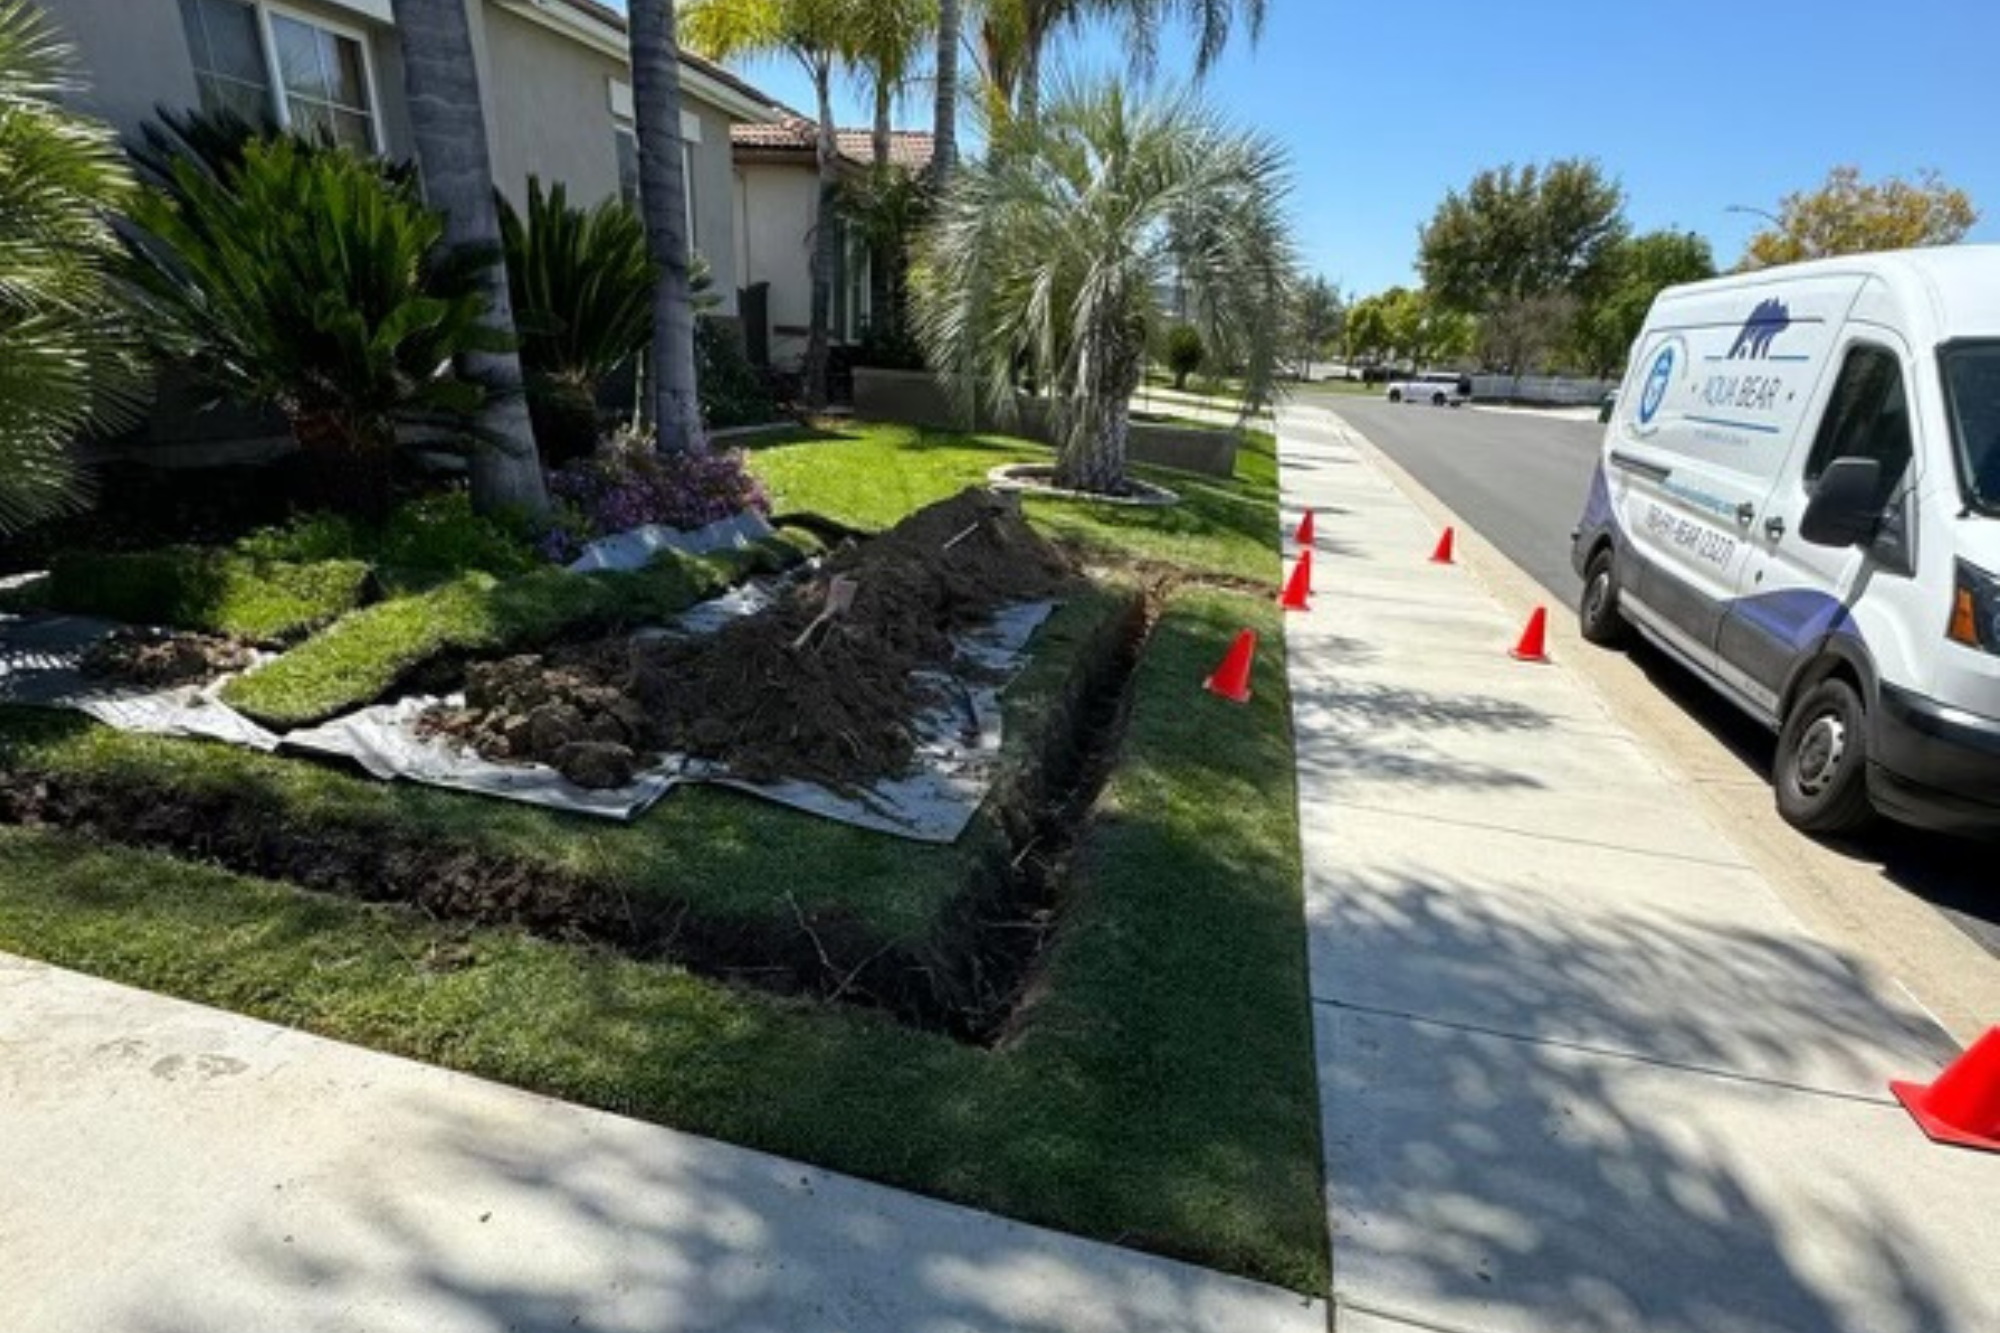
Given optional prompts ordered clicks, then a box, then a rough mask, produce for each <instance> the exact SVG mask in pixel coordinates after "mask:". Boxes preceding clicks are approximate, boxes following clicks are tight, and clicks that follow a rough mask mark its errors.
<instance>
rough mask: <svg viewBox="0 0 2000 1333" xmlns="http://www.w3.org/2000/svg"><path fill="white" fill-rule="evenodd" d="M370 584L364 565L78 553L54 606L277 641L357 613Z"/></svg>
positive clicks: (58, 570)
mask: <svg viewBox="0 0 2000 1333" xmlns="http://www.w3.org/2000/svg"><path fill="white" fill-rule="evenodd" d="M368 585H369V569H368V566H367V565H366V564H363V563H362V562H361V561H358V560H320V561H315V562H313V563H311V564H294V563H289V562H285V561H273V560H257V559H253V558H250V557H248V556H242V555H236V554H233V553H231V552H227V551H215V550H205V549H201V548H197V547H167V548H164V549H162V550H157V551H141V552H135V553H131V554H99V553H96V552H72V553H68V554H64V555H60V556H58V557H56V559H55V560H54V561H53V562H52V563H51V565H50V568H49V589H48V605H49V606H50V607H51V608H53V609H55V610H58V611H64V612H68V613H70V614H72V615H93V616H103V617H105V618H107V619H110V620H122V621H129V622H131V623H134V624H144V625H169V626H172V627H174V628H176V629H188V630H200V631H203V632H205V633H209V634H228V635H233V636H235V637H237V638H242V639H251V640H255V641H257V642H260V643H275V642H282V641H285V640H288V639H294V638H297V637H298V636H299V635H301V634H304V633H306V632H308V631H310V630H311V629H313V628H314V627H315V626H319V625H324V624H326V623H328V622H329V621H332V620H334V619H336V618H338V617H339V616H342V615H344V614H346V613H347V612H349V611H352V610H353V609H354V608H355V607H358V606H360V605H361V604H362V603H363V602H364V601H365V600H366V599H367V593H368Z"/></svg>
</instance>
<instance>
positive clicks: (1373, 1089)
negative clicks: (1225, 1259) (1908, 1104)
mask: <svg viewBox="0 0 2000 1333" xmlns="http://www.w3.org/2000/svg"><path fill="white" fill-rule="evenodd" d="M1280 441H1281V444H1280V450H1281V459H1282V463H1283V470H1284V476H1283V485H1284V505H1285V509H1286V514H1287V519H1288V521H1292V520H1295V519H1296V517H1297V515H1298V514H1299V513H1300V511H1301V510H1302V509H1303V508H1305V507H1308V506H1310V507H1312V508H1313V509H1314V510H1315V511H1316V513H1317V514H1318V529H1319V531H1318V541H1317V544H1316V551H1317V557H1318V559H1317V562H1316V569H1317V573H1316V577H1315V590H1314V591H1315V595H1314V598H1313V607H1312V610H1311V611H1310V612H1309V613H1308V614H1303V615H1293V616H1289V617H1287V622H1286V644H1287V649H1288V655H1287V664H1288V670H1289V674H1290V678H1291V682H1292V693H1293V716H1294V722H1295V725H1296V727H1297V734H1298V751H1299V801H1300V810H1301V836H1302V840H1303V845H1304V850H1305V860H1306V911H1307V920H1308V924H1309V927H1310V929H1311V941H1310V945H1311V958H1310V963H1311V985H1312V994H1313V999H1314V1006H1315V1028H1316V1042H1317V1050H1318V1058H1319V1065H1320V1078H1321V1092H1322V1108H1323V1115H1324V1141H1325V1145H1326V1161H1327V1192H1328V1208H1329V1218H1330V1222H1331V1225H1332V1231H1333V1272H1334V1297H1335V1316H1334V1327H1335V1328H1336V1329H1338V1330H1340V1331H1341V1333H1415V1330H1444V1331H1446V1333H1565V1331H1568V1330H1575V1333H1584V1331H1585V1330H1590V1331H1592V1333H1596V1331H1597V1330H1606V1329H1618V1330H1621V1331H1626V1333H1779V1331H1780V1330H1784V1331H1787V1333H1791V1331H1795V1333H1989V1330H1991V1329H1993V1328H1995V1327H2000V1253H1996V1252H1995V1250H1994V1248H1993V1246H1992V1244H1991V1243H1990V1241H1989V1240H1988V1239H1987V1238H1986V1233H1987V1232H1988V1231H1989V1230H1990V1227H1989V1225H1988V1224H1989V1223H1990V1220H1991V1206H1992V1200H1993V1199H1994V1198H1995V1197H2000V1158H1994V1157H1982V1156H1978V1155H1974V1154H1968V1153H1965V1152H1962V1151H1959V1150H1954V1149H1948V1148H1941V1147H1938V1146H1936V1145H1934V1144H1932V1143H1930V1142H1929V1141H1928V1140H1927V1139H1925V1138H1924V1137H1923V1135H1922V1134H1921V1133H1920V1132H1919V1131H1918V1130H1917V1129H1916V1128H1915V1126H1914V1125H1913V1124H1911V1123H1910V1121H1909V1119H1908V1117H1907V1116H1906V1115H1905V1114H1904V1113H1903V1111H1902V1109H1901V1108H1900V1107H1899V1106H1897V1105H1896V1104H1895V1102H1894V1101H1893V1100H1892V1099H1890V1098H1889V1096H1888V1093H1887V1089H1886V1087H1885V1080H1886V1079H1887V1078H1888V1077H1890V1076H1891V1075H1892V1074H1893V1073H1894V1072H1895V1071H1898V1070H1904V1071H1908V1070H1912V1069H1914V1070H1917V1071H1919V1072H1918V1074H1917V1077H1919V1078H1927V1077H1929V1071H1930V1070H1932V1069H1934V1068H1935V1067H1936V1062H1937V1061H1938V1060H1940V1059H1942V1058H1944V1053H1945V1049H1946V1048H1945V1045H1944V1043H1942V1042H1941V1041H1940V1039H1939V1034H1938V1033H1937V1032H1936V1030H1935V1029H1934V1028H1933V1027H1932V1026H1931V1025H1930V1024H1929V1022H1928V1021H1927V1020H1926V1019H1925V1018H1923V1016H1922V1015H1921V1014H1919V1013H1917V1012H1916V1011H1915V1009H1914V1007H1913V1006H1912V1005H1911V1004H1910V1003H1909V1002H1908V1001H1907V999H1906V998H1905V997H1903V996H1902V995H1901V994H1899V993H1898V992H1897V990H1896V988H1895V987H1894V986H1893V985H1892V984H1890V983H1889V980H1888V978H1886V977H1884V976H1883V975H1881V974H1880V973H1879V972H1878V971H1877V970H1876V969H1875V968H1873V967H1872V966H1871V965H1870V964H1869V963H1868V962H1867V960H1866V959H1864V958H1861V957H1858V956H1854V955H1852V954H1850V953H1849V952H1848V951H1846V950H1845V949H1843V948H1840V947H1838V946H1836V945H1832V944H1830V943H1829V942H1828V941H1826V940H1825V939H1824V938H1822V937H1820V936H1819V935H1818V934H1817V933H1816V932H1815V931H1813V930H1812V929H1810V928H1809V927H1808V926H1807V925H1806V924H1805V923H1804V922H1802V921H1801V920H1800V919H1799V917H1798V916H1797V915H1796V914H1795V913H1794V912H1793V911H1792V910H1791V908H1790V907H1789V906H1788V905H1787V903H1786V901H1785V900H1784V898H1783V897H1781V896H1780V895H1779V894H1778V893H1776V892H1774V891H1773V889H1772V887H1771V885H1770V883H1769V881H1768V880H1767V878H1766V876H1765V875H1764V873H1763V872H1762V871H1761V870H1760V869H1759V868H1758V867H1757V866H1756V865H1755V864H1753V863H1752V862H1751V861H1750V860H1749V858H1747V857H1746V856H1745V855H1744V854H1743V853H1742V851H1741V850H1740V849H1739V847H1738V846H1737V845H1736V843H1735V842H1734V841H1733V840H1732V838H1731V837H1730V836H1729V833H1728V831H1727V830H1725V829H1724V828H1721V827H1719V826H1718V825H1717V824H1716V823H1715V822H1714V821H1713V820H1712V819H1711V818H1710V817H1709V815H1708V813H1707V811H1706V809H1705V807H1704V805H1703V803H1702V801H1701V800H1700V798H1699V796H1698V795H1697V793H1696V792H1695V791H1693V790H1691V789H1690V788H1689V787H1688V786H1687V784H1685V783H1683V782H1682V781H1681V780H1680V779H1679V777H1678V775H1677V774H1676V773H1675V772H1673V771H1671V770H1669V769H1668V768H1666V767H1664V766H1663V765H1661V764H1660V763H1659V762H1658V760H1657V759H1656V758H1655V757H1654V755H1653V753H1652V751H1651V749H1650V748H1649V747H1648V746H1647V745H1646V744H1645V743H1643V742H1642V741H1640V740H1638V739H1636V738H1635V737H1634V736H1633V735H1632V733H1631V732H1630V731H1629V730H1628V729H1627V727H1626V726H1625V724H1624V722H1623V720H1622V719H1621V718H1620V717H1619V716H1618V715H1617V714H1616V713H1615V712H1614V711H1613V710H1612V709H1611V708H1609V707H1608V706H1607V704H1606V702H1605V701H1604V700H1603V699H1602V698H1601V697H1600V696H1599V695H1598V694H1597V693H1596V692H1595V691H1594V690H1592V689H1591V688H1589V687H1588V686H1587V685H1585V684H1584V683H1583V682H1582V681H1580V680H1579V679H1578V678H1577V677H1576V676H1575V675H1573V674H1572V672H1571V671H1570V670H1569V669H1568V668H1567V667H1565V666H1563V665H1560V664H1559V665H1556V666H1537V665H1526V664H1520V663H1515V662H1512V661H1510V660H1509V659H1508V658H1507V656H1506V654H1505V652H1504V648H1505V646H1506V645H1507V644H1508V643H1509V642H1511V639H1512V636H1513V634H1514V632H1515V630H1516V628H1517V620H1516V616H1515V614H1514V613H1513V612H1512V611H1509V610H1503V609H1502V607H1501V606H1500V605H1499V604H1498V603H1496V601H1495V600H1494V598H1493V596H1492V595H1491V594H1490V593H1489V592H1488V591H1487V588H1486V586H1485V585H1484V584H1483V582H1482V581H1481V579H1480V577H1479V576H1478V575H1477V574H1476V573H1475V572H1474V571H1473V570H1472V569H1469V568H1467V567H1465V566H1462V565H1461V566H1456V567H1443V566H1436V565H1432V564H1430V563H1428V562H1427V561H1426V560H1425V559H1424V552H1425V551H1426V550H1427V549H1428V544H1429V541H1430V540H1431V539H1432V538H1433V537H1434V535H1435V532H1436V525H1435V521H1434V520H1433V518H1431V517H1430V516H1428V515H1426V514H1425V513H1423V512H1421V511H1420V510H1419V508H1418V507H1417V506H1416V504H1414V503H1413V502H1412V500H1411V499H1409V498H1407V497H1406V496H1405V495H1404V494H1403V493H1402V492H1401V491H1400V490H1399V489H1398V487H1397V485H1394V484H1392V483H1391V481H1390V480H1389V479H1388V478H1387V477H1385V475H1384V474H1383V472H1382V471H1380V470H1379V469H1378V467H1377V465H1376V464H1375V463H1374V462H1373V461H1372V452H1371V451H1370V450H1368V449H1367V448H1366V447H1365V446H1364V444H1363V442H1361V441H1360V440H1358V439H1356V438H1355V436H1354V435H1353V432H1352V431H1350V430H1349V429H1348V428H1347V427H1346V426H1345V425H1344V424H1342V423H1341V422H1340V421H1339V419H1337V418H1335V417H1333V416H1331V415H1330V414H1327V413H1324V412H1320V411H1315V410H1312V409H1304V410H1300V409H1292V410H1288V411H1286V412H1284V413H1283V414H1281V419H1280ZM1559 651H1561V652H1563V653H1564V654H1565V655H1566V654H1567V651H1568V650H1567V648H1566V647H1565V648H1563V649H1560V650H1559Z"/></svg>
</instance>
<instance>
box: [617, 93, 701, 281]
mask: <svg viewBox="0 0 2000 1333" xmlns="http://www.w3.org/2000/svg"><path fill="white" fill-rule="evenodd" d="M612 134H613V135H614V136H615V138H616V139H617V143H618V196H619V198H621V199H623V200H624V201H625V202H626V203H628V204H630V205H632V207H634V208H637V207H639V136H638V134H637V133H636V132H635V131H634V130H633V128H632V127H631V126H630V125H625V124H621V125H618V126H616V127H615V128H614V129H613V130H612ZM680 143H681V203H682V206H683V207H684V208H685V209H686V216H685V222H686V224H687V241H688V249H689V250H691V251H692V250H696V249H699V248H700V246H701V232H700V229H699V228H697V227H696V226H695V219H696V217H698V216H699V214H698V213H697V212H696V211H695V206H694V150H695V145H694V144H693V143H691V142H689V141H688V140H686V139H682V140H681V141H680Z"/></svg>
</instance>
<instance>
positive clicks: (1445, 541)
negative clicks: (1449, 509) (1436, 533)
mask: <svg viewBox="0 0 2000 1333" xmlns="http://www.w3.org/2000/svg"><path fill="white" fill-rule="evenodd" d="M1454 535H1455V534H1454V532H1453V530H1452V529H1450V528H1446V529H1445V530H1444V535H1443V536H1442V537H1439V538H1438V544H1437V549H1436V550H1434V551H1432V552H1431V563H1432V564H1434V565H1449V564H1455V563H1457V562H1456V561H1454V560H1453V559H1452V558H1451V544H1452V539H1453V537H1454Z"/></svg>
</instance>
